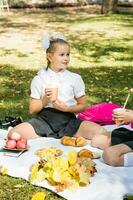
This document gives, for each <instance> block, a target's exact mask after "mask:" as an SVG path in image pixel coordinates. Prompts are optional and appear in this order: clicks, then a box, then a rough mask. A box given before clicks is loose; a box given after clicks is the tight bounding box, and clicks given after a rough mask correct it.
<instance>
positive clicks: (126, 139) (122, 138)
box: [111, 127, 133, 149]
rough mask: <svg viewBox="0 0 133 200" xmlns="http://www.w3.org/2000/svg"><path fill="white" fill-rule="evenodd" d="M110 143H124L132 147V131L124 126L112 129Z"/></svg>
mask: <svg viewBox="0 0 133 200" xmlns="http://www.w3.org/2000/svg"><path fill="white" fill-rule="evenodd" d="M111 144H112V145H117V144H126V145H127V146H129V148H131V149H133V131H131V130H128V129H126V128H124V127H122V128H118V129H115V130H113V131H112V135H111Z"/></svg>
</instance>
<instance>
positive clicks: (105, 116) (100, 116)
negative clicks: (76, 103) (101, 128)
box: [77, 102, 122, 125]
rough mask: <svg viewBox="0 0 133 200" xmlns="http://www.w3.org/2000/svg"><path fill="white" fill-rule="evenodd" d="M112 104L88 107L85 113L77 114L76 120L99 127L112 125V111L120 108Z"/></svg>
mask: <svg viewBox="0 0 133 200" xmlns="http://www.w3.org/2000/svg"><path fill="white" fill-rule="evenodd" d="M120 107H122V106H119V105H117V104H114V103H107V102H102V103H100V104H96V105H93V106H91V107H88V108H87V110H86V111H84V112H81V113H78V115H77V118H78V119H82V120H87V121H92V122H95V123H98V124H100V125H109V124H114V121H113V120H112V111H113V110H114V109H115V108H120Z"/></svg>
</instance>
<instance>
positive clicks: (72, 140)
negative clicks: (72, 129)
mask: <svg viewBox="0 0 133 200" xmlns="http://www.w3.org/2000/svg"><path fill="white" fill-rule="evenodd" d="M61 144H64V145H67V146H74V147H82V146H85V145H86V144H87V141H86V139H85V138H83V137H77V138H76V137H69V136H64V137H62V139H61Z"/></svg>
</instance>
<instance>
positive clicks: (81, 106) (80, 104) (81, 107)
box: [53, 96, 88, 113]
mask: <svg viewBox="0 0 133 200" xmlns="http://www.w3.org/2000/svg"><path fill="white" fill-rule="evenodd" d="M76 100H77V104H76V105H73V106H67V105H66V104H64V103H63V102H60V101H59V100H56V101H55V102H53V108H56V109H58V110H60V111H63V112H70V113H78V112H83V111H85V110H86V108H87V107H88V105H87V100H86V97H85V96H82V97H79V98H77V99H76Z"/></svg>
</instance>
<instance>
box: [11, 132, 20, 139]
mask: <svg viewBox="0 0 133 200" xmlns="http://www.w3.org/2000/svg"><path fill="white" fill-rule="evenodd" d="M8 138H9V139H11V140H16V141H18V140H21V139H22V136H21V135H20V134H19V133H17V132H11V133H9V135H8Z"/></svg>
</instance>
